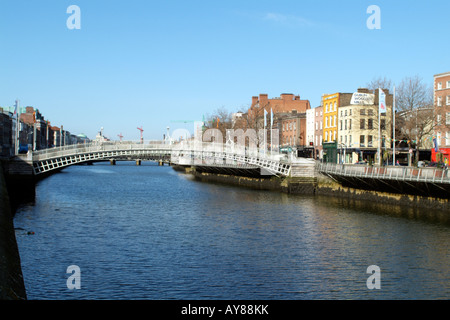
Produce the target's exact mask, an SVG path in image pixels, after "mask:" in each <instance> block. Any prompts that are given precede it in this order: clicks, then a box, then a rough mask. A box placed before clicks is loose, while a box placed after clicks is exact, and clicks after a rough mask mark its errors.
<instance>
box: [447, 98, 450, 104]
mask: <svg viewBox="0 0 450 320" xmlns="http://www.w3.org/2000/svg"><path fill="white" fill-rule="evenodd" d="M447 105H448V106H450V96H447Z"/></svg>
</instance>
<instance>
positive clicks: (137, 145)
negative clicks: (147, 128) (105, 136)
mask: <svg viewBox="0 0 450 320" xmlns="http://www.w3.org/2000/svg"><path fill="white" fill-rule="evenodd" d="M117 150H167V151H170V150H171V147H170V145H165V144H163V143H158V142H152V143H151V144H150V143H147V144H145V143H144V144H143V143H141V142H130V141H126V142H125V141H120V142H119V141H116V142H109V141H107V142H90V143H84V144H74V145H67V146H62V147H56V148H49V149H43V150H38V151H33V160H34V161H39V160H43V159H51V158H57V157H65V156H72V155H76V154H87V153H93V152H102V151H104V152H108V151H117Z"/></svg>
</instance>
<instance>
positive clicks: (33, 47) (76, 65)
mask: <svg viewBox="0 0 450 320" xmlns="http://www.w3.org/2000/svg"><path fill="white" fill-rule="evenodd" d="M72 4H74V5H77V6H79V8H80V10H81V29H80V30H69V29H68V28H67V26H66V20H67V19H68V18H69V16H70V14H68V13H66V10H67V8H68V7H69V6H70V5H72ZM370 5H377V6H379V7H380V9H381V29H380V30H370V29H368V28H367V26H366V21H367V19H368V18H369V17H370V14H368V13H367V12H366V11H367V8H368V7H369V6H370ZM449 12H450V2H448V1H447V0H434V1H403V0H401V1H372V0H370V1H364V0H358V1H356V0H353V1H352V0H348V1H345V0H343V1H327V0H325V1H301V0H296V1H288V0H279V1H264V0H257V1H253V0H240V1H235V0H228V1H213V0H210V1H206V0H205V1H191V0H190V1H151V0H147V1H144V0H129V1H123V0H121V1H118V0H109V1H106V0H85V1H82V0H70V1H66V0H43V1H33V0H28V1H25V0H1V2H0V46H1V50H0V74H1V78H0V106H10V105H13V104H14V101H15V100H16V99H19V100H20V101H21V105H22V106H33V107H35V108H38V109H39V110H40V111H41V113H42V114H43V115H44V117H45V118H46V119H48V120H50V121H51V123H52V125H57V126H60V125H64V128H65V129H66V130H69V131H71V132H72V133H76V134H78V133H85V134H87V135H88V136H89V137H90V138H94V137H95V135H96V133H97V131H99V130H100V128H101V127H104V133H105V134H106V135H107V136H109V137H110V138H112V139H118V137H117V135H118V134H119V133H122V134H123V135H124V139H128V140H137V139H139V131H138V130H137V127H138V126H139V127H140V126H143V128H144V138H145V139H161V138H162V135H163V134H164V133H165V132H166V127H167V126H170V127H171V129H172V128H173V129H175V128H190V126H191V125H184V124H182V123H179V122H171V121H174V120H201V119H202V115H206V114H208V113H211V112H212V111H214V110H215V109H217V108H220V107H225V108H226V109H228V110H230V111H237V110H239V109H242V110H246V109H247V108H248V106H249V104H250V102H251V97H252V96H253V95H258V94H260V93H267V94H268V95H269V96H271V97H276V96H279V95H280V94H281V93H294V94H299V95H300V96H301V98H302V99H308V100H310V102H311V105H312V106H313V107H315V106H317V105H319V103H320V98H321V95H322V94H323V93H334V92H354V91H356V89H357V88H358V87H363V86H365V85H366V84H367V83H368V82H370V81H371V80H372V79H374V78H377V77H380V76H381V77H387V78H389V79H391V80H392V81H393V82H394V83H399V82H400V80H401V79H402V78H404V77H406V76H414V75H419V76H420V77H422V78H423V79H424V80H425V81H428V82H429V84H430V85H431V84H432V81H433V75H434V74H437V73H442V72H448V71H450V60H449V51H450V50H449V46H450V43H449V41H448V39H449V37H448V32H449V30H450V19H449Z"/></svg>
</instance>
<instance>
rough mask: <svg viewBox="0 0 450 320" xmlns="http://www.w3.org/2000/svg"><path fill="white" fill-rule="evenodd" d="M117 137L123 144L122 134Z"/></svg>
mask: <svg viewBox="0 0 450 320" xmlns="http://www.w3.org/2000/svg"><path fill="white" fill-rule="evenodd" d="M117 136H118V137H119V139H120V141H121V142H122V138H123V135H122V133H120V134H118V135H117Z"/></svg>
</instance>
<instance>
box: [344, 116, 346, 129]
mask: <svg viewBox="0 0 450 320" xmlns="http://www.w3.org/2000/svg"><path fill="white" fill-rule="evenodd" d="M344 124H345V130H347V119H345V121H344Z"/></svg>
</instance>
